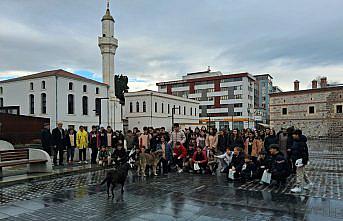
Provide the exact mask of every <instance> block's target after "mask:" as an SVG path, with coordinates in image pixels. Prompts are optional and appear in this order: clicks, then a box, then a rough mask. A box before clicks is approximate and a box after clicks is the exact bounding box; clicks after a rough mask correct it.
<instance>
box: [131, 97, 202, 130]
mask: <svg viewBox="0 0 343 221" xmlns="http://www.w3.org/2000/svg"><path fill="white" fill-rule="evenodd" d="M125 103H126V105H125V117H126V118H127V119H128V126H129V129H132V128H134V127H137V128H138V129H140V130H141V129H142V128H143V127H144V126H147V127H150V126H151V127H154V128H159V127H165V128H166V129H167V130H170V129H171V127H172V118H173V117H174V123H180V125H198V124H199V102H198V101H195V100H191V99H187V98H182V97H177V96H173V95H168V94H164V93H159V92H156V91H151V90H143V91H137V92H128V93H125ZM173 110H174V114H172V113H173Z"/></svg>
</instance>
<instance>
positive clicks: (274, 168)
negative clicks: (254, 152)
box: [269, 144, 290, 185]
mask: <svg viewBox="0 0 343 221" xmlns="http://www.w3.org/2000/svg"><path fill="white" fill-rule="evenodd" d="M269 152H270V155H271V168H270V172H271V174H272V180H275V181H276V182H277V184H278V185H285V184H286V180H287V177H288V176H289V175H290V171H289V167H288V162H287V160H286V158H285V157H284V155H283V153H282V152H280V148H279V146H278V145H277V144H272V145H270V146H269Z"/></svg>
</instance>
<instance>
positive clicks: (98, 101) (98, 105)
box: [93, 97, 109, 128]
mask: <svg viewBox="0 0 343 221" xmlns="http://www.w3.org/2000/svg"><path fill="white" fill-rule="evenodd" d="M108 99H109V98H108V97H97V98H95V110H93V111H95V114H96V115H98V116H99V128H100V125H101V101H102V100H108Z"/></svg>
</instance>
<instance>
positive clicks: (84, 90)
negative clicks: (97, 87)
mask: <svg viewBox="0 0 343 221" xmlns="http://www.w3.org/2000/svg"><path fill="white" fill-rule="evenodd" d="M86 92H87V85H83V93H86Z"/></svg>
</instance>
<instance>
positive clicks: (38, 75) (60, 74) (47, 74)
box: [0, 69, 108, 86]
mask: <svg viewBox="0 0 343 221" xmlns="http://www.w3.org/2000/svg"><path fill="white" fill-rule="evenodd" d="M51 76H57V77H64V78H71V79H75V80H80V81H85V82H89V83H92V84H99V85H103V86H108V85H107V84H105V83H102V82H99V81H95V80H92V79H89V78H85V77H82V76H80V75H77V74H74V73H71V72H68V71H65V70H63V69H57V70H51V71H43V72H39V73H36V74H31V75H26V76H22V77H17V78H12V79H8V80H3V81H0V84H3V83H10V82H15V81H23V80H31V79H36V78H44V77H51Z"/></svg>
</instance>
